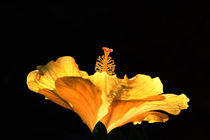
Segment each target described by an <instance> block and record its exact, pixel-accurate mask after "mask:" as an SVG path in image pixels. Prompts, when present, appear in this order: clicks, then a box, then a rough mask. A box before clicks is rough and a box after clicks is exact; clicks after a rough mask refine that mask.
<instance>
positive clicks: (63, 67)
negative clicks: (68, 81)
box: [27, 56, 88, 92]
mask: <svg viewBox="0 0 210 140" xmlns="http://www.w3.org/2000/svg"><path fill="white" fill-rule="evenodd" d="M37 69H38V70H35V71H32V72H30V73H29V74H28V76H27V84H28V87H29V89H30V90H32V91H34V92H38V91H39V90H40V89H49V90H55V80H56V79H57V78H59V77H64V76H87V75H88V74H87V73H86V72H84V71H80V70H79V68H78V65H77V64H76V62H75V60H74V58H73V57H70V56H64V57H60V58H58V59H57V60H56V62H55V61H50V62H49V63H48V64H47V65H44V66H38V67H37Z"/></svg>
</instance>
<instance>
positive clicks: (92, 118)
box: [55, 77, 102, 131]
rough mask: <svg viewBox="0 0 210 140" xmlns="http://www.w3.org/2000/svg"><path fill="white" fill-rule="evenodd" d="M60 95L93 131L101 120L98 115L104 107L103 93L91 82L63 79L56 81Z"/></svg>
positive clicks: (78, 78) (79, 79)
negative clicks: (102, 106)
mask: <svg viewBox="0 0 210 140" xmlns="http://www.w3.org/2000/svg"><path fill="white" fill-rule="evenodd" d="M55 86H56V91H57V93H58V95H59V96H60V97H61V98H63V99H64V100H66V101H67V102H69V104H71V105H72V108H73V111H75V112H76V113H77V114H78V115H79V116H80V118H81V119H82V120H83V122H84V123H86V124H87V126H88V127H89V128H90V130H91V131H93V129H94V127H95V125H96V123H97V122H98V121H99V120H100V119H101V118H100V117H99V115H98V113H99V110H100V107H101V105H102V99H101V91H100V90H99V89H98V88H97V87H96V86H95V85H94V84H92V83H91V82H90V80H87V79H83V78H80V77H62V78H58V79H57V80H56V81H55Z"/></svg>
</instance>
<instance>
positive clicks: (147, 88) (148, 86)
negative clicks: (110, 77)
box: [120, 74, 163, 100]
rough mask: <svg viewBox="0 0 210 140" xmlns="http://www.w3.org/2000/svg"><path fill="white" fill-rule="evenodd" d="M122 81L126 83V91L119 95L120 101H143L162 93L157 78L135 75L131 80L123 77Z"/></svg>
mask: <svg viewBox="0 0 210 140" xmlns="http://www.w3.org/2000/svg"><path fill="white" fill-rule="evenodd" d="M124 80H125V81H126V82H127V91H126V92H124V93H123V95H121V97H120V99H121V100H132V99H135V100H136V99H144V98H146V97H150V96H155V95H159V94H161V93H163V85H162V83H161V81H160V79H159V78H158V77H156V78H151V77H150V76H148V75H143V74H137V75H136V76H135V77H134V78H131V79H128V78H127V76H125V78H124Z"/></svg>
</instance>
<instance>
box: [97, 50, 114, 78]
mask: <svg viewBox="0 0 210 140" xmlns="http://www.w3.org/2000/svg"><path fill="white" fill-rule="evenodd" d="M102 49H103V50H104V55H103V56H99V57H98V59H97V61H96V66H95V71H98V72H103V71H105V72H107V73H108V74H109V75H113V74H114V70H115V66H116V65H115V64H114V60H112V57H110V56H109V54H110V52H113V50H112V49H109V48H107V47H103V48H102Z"/></svg>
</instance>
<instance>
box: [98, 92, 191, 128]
mask: <svg viewBox="0 0 210 140" xmlns="http://www.w3.org/2000/svg"><path fill="white" fill-rule="evenodd" d="M163 96H164V97H165V98H164V99H160V100H159V99H158V100H151V99H150V100H148V101H147V100H146V99H144V100H130V101H125V100H124V101H122V100H116V101H113V103H112V104H111V106H110V107H109V112H108V114H107V115H106V116H105V117H104V118H102V119H101V122H102V123H103V124H104V125H105V126H106V128H107V131H108V132H110V131H111V130H112V129H114V128H116V127H119V126H122V125H124V124H126V123H129V122H134V123H141V122H142V121H149V122H150V123H151V122H165V121H167V120H168V117H167V115H164V114H163V113H159V112H158V113H157V112H154V111H155V110H161V111H165V112H168V113H170V114H173V115H178V114H179V113H180V111H181V110H182V109H187V108H188V104H187V102H188V101H189V99H188V98H187V97H186V96H185V95H184V94H181V95H174V94H166V95H163ZM153 98H154V97H153Z"/></svg>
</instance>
